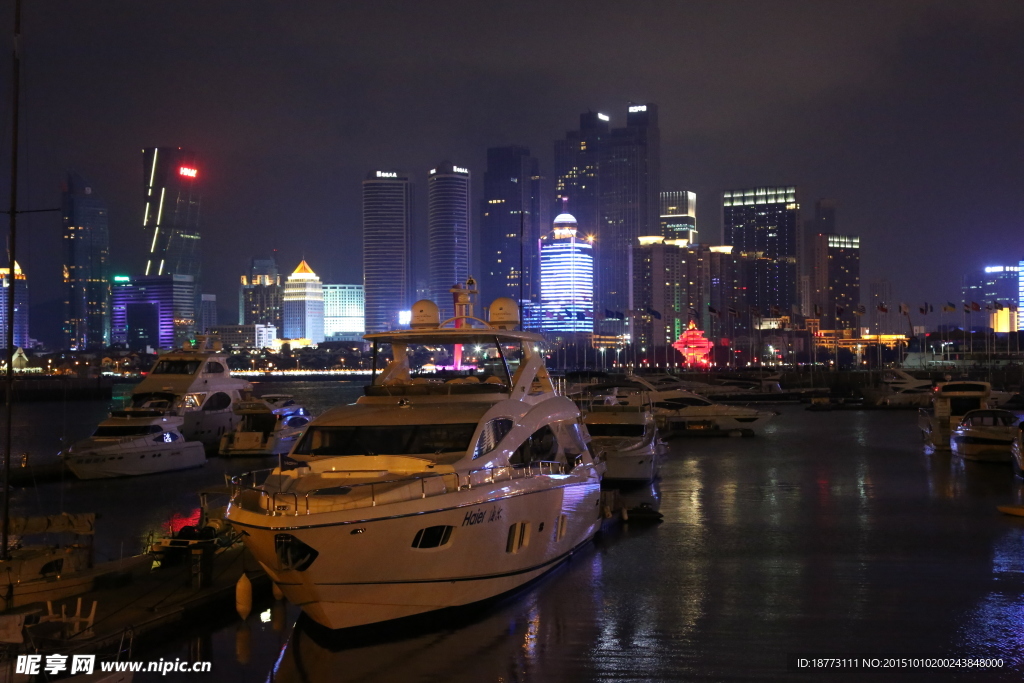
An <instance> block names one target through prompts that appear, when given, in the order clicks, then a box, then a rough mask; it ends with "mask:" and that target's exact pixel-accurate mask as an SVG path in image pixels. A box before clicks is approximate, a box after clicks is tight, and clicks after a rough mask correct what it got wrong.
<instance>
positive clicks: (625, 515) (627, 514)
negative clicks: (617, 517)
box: [622, 508, 629, 522]
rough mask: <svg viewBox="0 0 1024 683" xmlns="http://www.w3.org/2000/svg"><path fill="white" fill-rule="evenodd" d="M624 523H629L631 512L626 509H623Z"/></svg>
mask: <svg viewBox="0 0 1024 683" xmlns="http://www.w3.org/2000/svg"><path fill="white" fill-rule="evenodd" d="M622 521H623V522H628V521H629V511H628V510H626V508H622Z"/></svg>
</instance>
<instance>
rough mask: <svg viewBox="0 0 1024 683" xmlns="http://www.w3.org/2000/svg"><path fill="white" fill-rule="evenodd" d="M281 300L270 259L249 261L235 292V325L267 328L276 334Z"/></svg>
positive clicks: (278, 280)
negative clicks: (236, 310)
mask: <svg viewBox="0 0 1024 683" xmlns="http://www.w3.org/2000/svg"><path fill="white" fill-rule="evenodd" d="M283 297H284V288H283V287H282V286H281V273H280V272H278V270H277V261H276V260H274V258H273V257H271V256H268V257H257V258H254V259H252V265H251V266H250V269H249V275H243V276H242V285H241V287H240V288H239V291H238V324H239V325H271V326H273V327H276V328H277V329H278V330H280V329H281V325H282V318H281V316H282V312H281V306H282V303H283Z"/></svg>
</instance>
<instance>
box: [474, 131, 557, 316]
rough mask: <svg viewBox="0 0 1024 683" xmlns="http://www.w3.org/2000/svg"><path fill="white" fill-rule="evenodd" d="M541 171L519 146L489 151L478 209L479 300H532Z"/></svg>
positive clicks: (538, 234) (536, 270)
mask: <svg viewBox="0 0 1024 683" xmlns="http://www.w3.org/2000/svg"><path fill="white" fill-rule="evenodd" d="M541 180H542V179H541V176H540V170H539V165H538V162H537V160H536V159H535V158H533V157H531V156H530V150H529V149H527V148H526V147H522V146H520V145H511V146H508V147H492V148H490V149H488V150H487V170H486V171H485V172H484V193H483V199H482V201H481V210H480V244H481V250H480V267H481V272H480V277H479V278H478V281H479V287H480V301H482V302H486V303H487V304H489V303H490V302H491V301H493V300H494V299H496V298H498V297H501V296H503V297H509V298H511V299H513V300H515V301H518V302H520V308H523V304H524V302H529V301H530V300H531V299H532V298H533V297H534V295H535V289H536V279H537V277H538V274H539V271H538V267H537V264H538V259H539V257H540V255H539V252H538V251H537V241H538V240H539V239H540V232H541V231H540V225H541V223H540V207H541V196H540V193H541Z"/></svg>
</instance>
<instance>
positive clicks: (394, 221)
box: [363, 171, 415, 332]
mask: <svg viewBox="0 0 1024 683" xmlns="http://www.w3.org/2000/svg"><path fill="white" fill-rule="evenodd" d="M412 225H413V186H412V183H411V182H410V181H409V178H408V177H407V176H406V175H404V174H402V173H399V172H398V171H371V172H370V173H369V174H368V175H367V176H366V180H364V181H363V293H364V297H365V298H364V311H365V313H364V316H365V323H364V329H365V330H366V331H367V332H384V331H387V330H393V329H395V328H397V327H398V313H399V311H404V310H408V309H409V307H410V306H411V305H412V303H413V299H414V298H415V295H414V293H413V272H412V252H413V229H412Z"/></svg>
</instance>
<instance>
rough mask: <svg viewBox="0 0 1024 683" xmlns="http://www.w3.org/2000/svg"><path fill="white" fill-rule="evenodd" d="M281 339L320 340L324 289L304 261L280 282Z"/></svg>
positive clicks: (322, 333) (322, 324)
mask: <svg viewBox="0 0 1024 683" xmlns="http://www.w3.org/2000/svg"><path fill="white" fill-rule="evenodd" d="M283 336H284V339H308V340H309V341H311V342H312V343H314V344H319V343H320V342H322V341H323V340H324V289H323V284H322V283H321V282H320V278H319V277H317V275H316V273H314V272H313V269H312V268H310V267H309V264H308V263H306V261H305V260H303V261H302V263H300V264H299V266H298V268H296V269H295V272H293V273H292V274H291V275H289V276H288V279H287V280H286V281H285V283H284V335H283Z"/></svg>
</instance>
